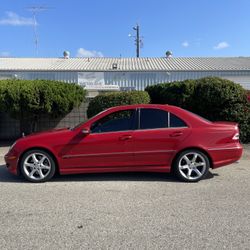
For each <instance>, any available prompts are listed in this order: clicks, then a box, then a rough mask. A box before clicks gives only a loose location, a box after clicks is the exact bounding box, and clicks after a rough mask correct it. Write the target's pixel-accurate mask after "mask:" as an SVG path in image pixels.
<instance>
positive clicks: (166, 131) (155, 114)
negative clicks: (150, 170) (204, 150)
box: [133, 108, 190, 166]
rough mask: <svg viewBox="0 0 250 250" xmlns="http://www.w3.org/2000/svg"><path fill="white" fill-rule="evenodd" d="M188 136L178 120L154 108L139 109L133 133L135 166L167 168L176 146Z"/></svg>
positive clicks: (187, 129)
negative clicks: (136, 127) (136, 126)
mask: <svg viewBox="0 0 250 250" xmlns="http://www.w3.org/2000/svg"><path fill="white" fill-rule="evenodd" d="M189 134H190V128H188V127H187V125H186V123H185V122H184V121H183V120H181V119H180V118H178V117H176V116H175V115H173V114H170V113H169V112H167V111H165V110H162V109H156V108H141V109H140V110H139V115H138V129H137V130H135V132H134V136H133V138H134V143H135V165H137V166H160V165H161V166H163V165H164V166H169V165H170V162H171V161H172V158H173V155H174V154H175V152H176V149H177V147H178V145H179V144H180V143H181V141H183V140H184V139H185V138H186V137H187V136H188V135H189Z"/></svg>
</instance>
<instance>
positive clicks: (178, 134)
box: [169, 131, 183, 137]
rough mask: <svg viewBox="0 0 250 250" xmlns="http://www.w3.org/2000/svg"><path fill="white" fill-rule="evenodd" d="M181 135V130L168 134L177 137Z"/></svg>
mask: <svg viewBox="0 0 250 250" xmlns="http://www.w3.org/2000/svg"><path fill="white" fill-rule="evenodd" d="M181 135H183V132H181V131H176V132H173V133H172V134H170V135H169V136H170V137H178V136H181Z"/></svg>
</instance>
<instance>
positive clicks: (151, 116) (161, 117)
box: [140, 109, 168, 129]
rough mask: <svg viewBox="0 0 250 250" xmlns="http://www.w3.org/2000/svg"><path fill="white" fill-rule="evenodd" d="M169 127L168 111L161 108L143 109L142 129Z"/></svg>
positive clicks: (141, 117)
mask: <svg viewBox="0 0 250 250" xmlns="http://www.w3.org/2000/svg"><path fill="white" fill-rule="evenodd" d="M167 127H168V112H166V111H163V110H160V109H141V111H140V129H154V128H167Z"/></svg>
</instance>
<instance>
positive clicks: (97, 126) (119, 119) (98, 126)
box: [91, 110, 135, 133]
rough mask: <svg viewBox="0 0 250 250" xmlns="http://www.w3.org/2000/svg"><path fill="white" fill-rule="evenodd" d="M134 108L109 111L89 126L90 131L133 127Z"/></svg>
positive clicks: (121, 129) (103, 131) (98, 131)
mask: <svg viewBox="0 0 250 250" xmlns="http://www.w3.org/2000/svg"><path fill="white" fill-rule="evenodd" d="M134 115H135V111H134V110H122V111H118V112H114V113H111V114H109V115H107V116H105V117H103V118H102V119H100V120H98V121H96V122H95V123H93V124H92V126H91V132H92V133H105V132H115V131H126V130H131V129H133V121H134Z"/></svg>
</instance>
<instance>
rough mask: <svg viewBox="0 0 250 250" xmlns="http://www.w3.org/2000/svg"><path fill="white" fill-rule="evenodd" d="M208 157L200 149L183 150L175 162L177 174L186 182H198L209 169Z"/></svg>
mask: <svg viewBox="0 0 250 250" xmlns="http://www.w3.org/2000/svg"><path fill="white" fill-rule="evenodd" d="M209 167H210V162H209V159H208V157H207V156H206V155H205V154H204V153H202V152H201V151H199V150H191V149H190V150H186V151H183V152H182V153H181V154H180V155H179V156H178V157H177V159H176V161H175V163H174V171H175V174H176V176H177V177H178V178H179V179H181V180H183V181H186V182H197V181H199V180H201V179H203V178H204V177H205V176H206V175H207V173H208V170H209Z"/></svg>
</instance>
